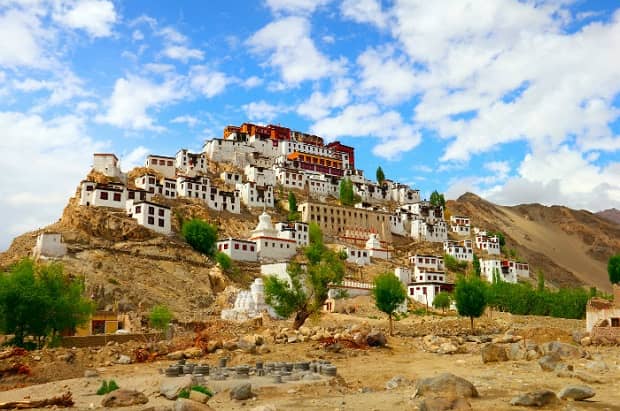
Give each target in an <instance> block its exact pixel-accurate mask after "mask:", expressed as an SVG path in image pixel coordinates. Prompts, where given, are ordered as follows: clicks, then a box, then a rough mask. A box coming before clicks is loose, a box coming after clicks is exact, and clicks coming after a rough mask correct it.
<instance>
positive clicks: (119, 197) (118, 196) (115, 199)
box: [114, 193, 121, 201]
mask: <svg viewBox="0 0 620 411" xmlns="http://www.w3.org/2000/svg"><path fill="white" fill-rule="evenodd" d="M114 201H121V193H114Z"/></svg>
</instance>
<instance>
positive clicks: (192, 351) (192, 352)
mask: <svg viewBox="0 0 620 411" xmlns="http://www.w3.org/2000/svg"><path fill="white" fill-rule="evenodd" d="M202 354H203V352H202V349H201V348H198V347H191V348H188V349H186V350H185V351H183V356H184V357H185V358H200V357H202Z"/></svg>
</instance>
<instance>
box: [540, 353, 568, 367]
mask: <svg viewBox="0 0 620 411" xmlns="http://www.w3.org/2000/svg"><path fill="white" fill-rule="evenodd" d="M560 364H562V360H561V358H560V356H559V355H558V354H555V353H554V354H547V355H545V356H543V357H541V358H540V359H539V360H538V365H540V368H542V369H543V371H555V369H556V368H558V366H559V365H560Z"/></svg>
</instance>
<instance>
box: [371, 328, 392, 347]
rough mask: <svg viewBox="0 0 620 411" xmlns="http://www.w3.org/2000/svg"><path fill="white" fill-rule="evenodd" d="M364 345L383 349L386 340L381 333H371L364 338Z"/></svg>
mask: <svg viewBox="0 0 620 411" xmlns="http://www.w3.org/2000/svg"><path fill="white" fill-rule="evenodd" d="M366 344H368V345H369V346H371V347H385V345H386V344H387V339H386V338H385V335H384V334H383V333H382V332H381V331H371V332H370V333H368V335H367V336H366Z"/></svg>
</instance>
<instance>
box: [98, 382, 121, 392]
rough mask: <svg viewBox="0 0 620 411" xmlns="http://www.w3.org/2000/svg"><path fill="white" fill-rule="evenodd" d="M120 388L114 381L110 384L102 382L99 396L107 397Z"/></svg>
mask: <svg viewBox="0 0 620 411" xmlns="http://www.w3.org/2000/svg"><path fill="white" fill-rule="evenodd" d="M119 388H120V387H119V386H118V384H117V383H116V381H114V380H110V382H108V381H106V380H103V381H101V386H100V387H99V389H98V390H97V395H106V394H108V393H111V392H112V391H116V390H118V389H119Z"/></svg>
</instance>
